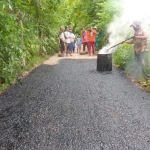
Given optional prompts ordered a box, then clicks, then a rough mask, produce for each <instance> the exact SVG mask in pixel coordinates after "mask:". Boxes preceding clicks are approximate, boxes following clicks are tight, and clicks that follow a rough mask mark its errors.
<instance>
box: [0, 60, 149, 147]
mask: <svg viewBox="0 0 150 150" xmlns="http://www.w3.org/2000/svg"><path fill="white" fill-rule="evenodd" d="M22 83H23V84H22V85H20V84H19V83H17V84H15V85H12V86H11V87H10V88H9V89H8V90H7V91H5V92H4V93H2V94H0V150H150V95H149V94H148V93H146V92H145V91H144V90H142V89H140V88H138V87H137V86H136V85H134V84H133V83H132V82H131V81H130V80H129V79H127V78H126V77H125V76H124V75H123V74H122V73H121V72H119V71H118V70H117V69H116V68H114V67H113V70H112V72H111V73H109V74H107V73H106V72H103V73H99V72H97V71H96V59H91V60H90V59H89V60H88V59H87V60H84V59H83V60H82V59H79V60H74V59H64V60H60V62H59V64H55V65H46V64H42V65H40V66H38V67H36V68H35V69H34V70H33V71H32V72H31V73H30V74H29V75H27V76H26V77H25V78H23V80H22Z"/></svg>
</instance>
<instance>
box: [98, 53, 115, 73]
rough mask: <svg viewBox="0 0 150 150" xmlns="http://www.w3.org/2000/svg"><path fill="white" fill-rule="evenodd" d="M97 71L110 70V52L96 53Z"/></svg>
mask: <svg viewBox="0 0 150 150" xmlns="http://www.w3.org/2000/svg"><path fill="white" fill-rule="evenodd" d="M97 71H100V72H103V71H112V54H111V53H107V54H98V55H97Z"/></svg>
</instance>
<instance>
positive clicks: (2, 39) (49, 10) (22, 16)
mask: <svg viewBox="0 0 150 150" xmlns="http://www.w3.org/2000/svg"><path fill="white" fill-rule="evenodd" d="M114 6H115V7H114ZM120 12H121V7H119V3H118V0H109V1H107V0H74V1H72V0H26V1H23V0H11V1H10V0H1V1H0V18H1V22H0V43H1V44H0V91H3V90H5V89H7V88H8V87H9V85H11V84H13V83H15V82H16V76H18V75H19V76H23V74H24V72H26V71H29V70H30V69H32V68H33V67H34V66H35V65H37V64H39V63H41V62H42V61H43V60H45V59H46V58H48V57H49V56H51V55H54V54H55V53H57V52H58V43H57V33H58V31H59V26H61V25H69V26H72V27H73V30H74V32H75V33H80V29H81V28H82V27H89V26H95V25H96V26H97V27H98V28H99V29H100V30H102V31H103V32H102V34H101V36H100V39H99V49H101V48H102V47H103V46H104V45H106V44H107V43H108V36H109V35H108V34H107V33H106V29H107V26H108V24H109V23H110V22H111V21H112V19H113V17H114V16H115V15H117V14H118V13H120ZM131 49H132V48H131V46H127V45H124V46H120V47H119V50H117V51H116V52H115V54H114V60H113V63H114V64H115V65H116V66H118V67H119V68H120V69H122V70H124V69H125V67H126V65H127V63H128V62H129V61H130V58H131V53H132V50H131ZM139 83H140V84H141V85H143V86H145V87H146V88H147V89H149V90H150V82H149V81H142V82H139Z"/></svg>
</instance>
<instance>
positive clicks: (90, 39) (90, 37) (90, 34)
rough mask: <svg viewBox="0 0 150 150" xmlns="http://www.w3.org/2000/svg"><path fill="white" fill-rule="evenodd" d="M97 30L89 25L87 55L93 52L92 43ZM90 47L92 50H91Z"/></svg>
mask: <svg viewBox="0 0 150 150" xmlns="http://www.w3.org/2000/svg"><path fill="white" fill-rule="evenodd" d="M96 34H97V31H96V30H95V29H94V28H93V27H90V28H89V29H88V52H89V56H90V55H92V56H93V55H94V54H95V49H94V43H95V37H96ZM91 49H92V51H91Z"/></svg>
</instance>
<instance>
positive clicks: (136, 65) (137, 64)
mask: <svg viewBox="0 0 150 150" xmlns="http://www.w3.org/2000/svg"><path fill="white" fill-rule="evenodd" d="M131 27H133V29H134V35H133V36H132V37H131V39H130V40H126V41H122V42H121V44H123V43H128V44H134V60H133V62H132V63H131V64H130V65H129V66H128V67H127V68H126V71H127V73H128V74H129V75H131V76H133V77H135V78H140V77H144V78H150V74H149V70H148V44H147V39H148V35H147V33H146V32H145V31H144V30H143V29H142V27H141V22H140V21H134V22H133V23H132V25H131Z"/></svg>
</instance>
